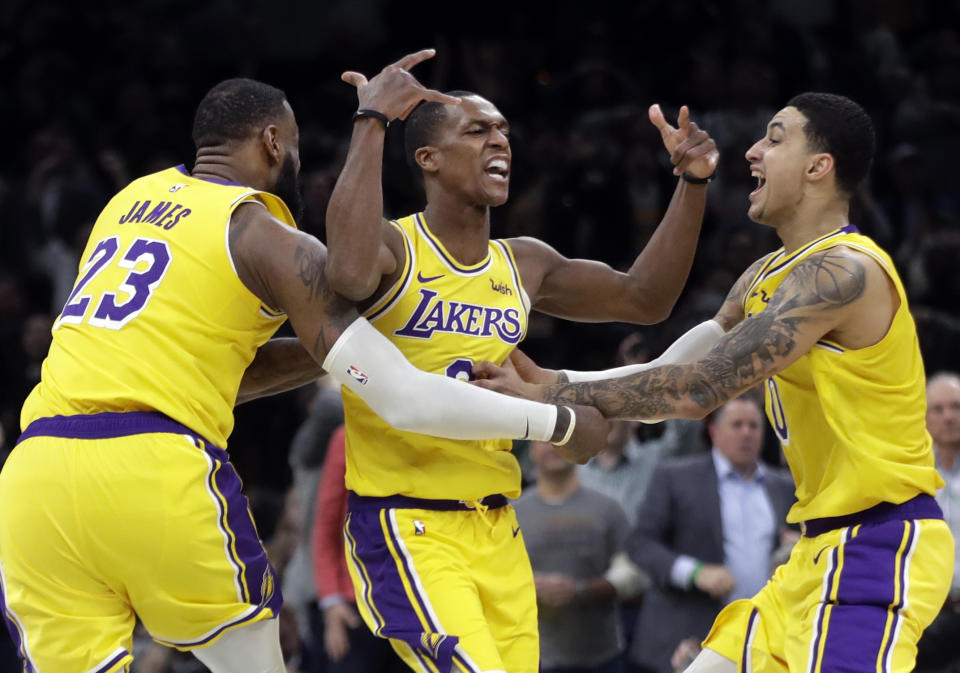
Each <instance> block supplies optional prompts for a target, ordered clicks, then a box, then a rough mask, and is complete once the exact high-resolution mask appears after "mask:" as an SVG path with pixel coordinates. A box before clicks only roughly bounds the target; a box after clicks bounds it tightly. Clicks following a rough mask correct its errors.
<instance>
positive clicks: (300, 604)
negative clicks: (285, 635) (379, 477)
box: [282, 376, 343, 673]
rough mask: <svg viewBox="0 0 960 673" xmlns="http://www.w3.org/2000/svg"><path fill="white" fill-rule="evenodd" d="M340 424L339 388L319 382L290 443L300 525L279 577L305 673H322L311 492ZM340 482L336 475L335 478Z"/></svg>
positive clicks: (314, 490) (329, 381)
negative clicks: (301, 645) (296, 630)
mask: <svg viewBox="0 0 960 673" xmlns="http://www.w3.org/2000/svg"><path fill="white" fill-rule="evenodd" d="M341 425H343V400H342V399H341V397H340V386H339V385H338V384H337V382H336V381H335V380H334V379H332V378H331V377H329V376H325V377H323V378H321V379H319V380H318V381H317V383H316V388H315V394H314V395H313V399H312V400H310V402H309V405H308V414H307V418H306V419H305V420H304V421H303V423H302V424H301V425H300V427H299V428H297V432H296V434H295V435H294V437H293V441H292V442H291V443H290V455H289V462H290V470H291V472H292V473H293V489H294V491H295V493H296V496H297V498H296V500H297V504H298V506H299V517H300V519H301V520H302V525H301V527H300V529H299V530H300V536H299V539H298V541H297V546H296V549H295V550H294V552H293V557H292V558H291V559H290V563H289V565H288V566H287V569H286V572H285V573H284V577H283V585H282V588H283V597H284V604H285V605H287V606H290V607H291V608H292V609H293V611H294V614H295V615H296V623H297V626H298V627H299V633H300V638H301V640H302V641H303V643H304V649H303V663H302V668H303V670H304V672H305V673H322V671H323V662H324V661H325V659H326V657H325V656H324V654H323V649H322V644H323V624H322V618H321V615H320V613H319V611H318V609H317V601H316V597H317V588H316V586H314V569H315V563H314V559H313V542H312V534H313V529H314V513H315V511H316V502H317V487H318V484H319V483H320V475H321V468H322V466H323V462H324V457H325V456H326V452H327V446H328V445H329V444H330V438H331V437H332V436H333V433H334V431H336V429H337V428H339V427H340V426H341ZM341 477H342V475H341Z"/></svg>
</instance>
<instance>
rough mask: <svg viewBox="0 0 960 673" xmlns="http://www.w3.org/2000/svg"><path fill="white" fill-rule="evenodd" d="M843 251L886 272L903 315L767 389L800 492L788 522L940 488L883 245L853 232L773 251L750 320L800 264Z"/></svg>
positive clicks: (751, 295)
mask: <svg viewBox="0 0 960 673" xmlns="http://www.w3.org/2000/svg"><path fill="white" fill-rule="evenodd" d="M840 245H842V246H846V247H848V248H851V249H853V250H857V251H859V252H863V253H865V254H867V255H869V256H871V257H873V258H874V259H875V260H876V261H877V262H878V263H879V264H880V266H881V267H882V268H883V269H884V271H885V272H886V273H887V275H888V276H889V277H890V279H891V281H892V283H893V285H894V286H895V287H896V290H897V294H898V295H899V297H900V307H899V308H898V309H897V312H896V314H895V315H894V318H893V322H892V323H891V324H890V327H889V329H888V331H887V333H886V335H885V336H884V337H883V338H882V339H881V340H880V341H879V342H877V343H876V344H874V345H873V346H869V347H867V348H860V349H856V350H848V349H845V348H843V347H842V346H840V345H839V344H836V343H832V342H830V341H827V340H821V341H819V342H817V344H816V345H815V346H814V347H813V348H812V349H810V352H808V353H806V354H805V355H803V356H802V357H801V358H800V359H799V360H797V361H796V362H795V363H793V364H792V365H790V366H789V367H787V368H786V369H785V370H783V371H782V372H780V373H779V374H777V375H776V376H774V377H773V378H771V379H768V380H767V381H766V383H765V384H764V387H765V392H766V411H767V417H768V418H769V419H770V423H771V425H773V428H774V430H775V431H776V432H777V435H778V436H779V438H780V442H781V444H782V446H783V451H784V454H785V455H786V458H787V462H788V463H789V465H790V470H791V472H792V473H793V477H794V480H795V481H796V484H797V499H798V502H797V503H796V504H795V505H794V506H793V509H791V510H790V514H789V516H788V517H787V519H788V521H792V522H797V521H805V520H808V519H816V518H821V517H828V516H841V515H844V514H851V513H853V512H858V511H860V510H864V509H867V508H869V507H872V506H874V505H876V504H878V503H880V502H883V501H887V502H893V503H901V502H904V501H906V500H909V499H910V498H912V497H914V496H915V495H918V494H919V493H928V494H931V495H933V494H934V493H935V492H936V489H937V488H938V487H939V486H942V481H941V480H940V477H939V475H938V474H937V471H936V469H935V468H934V464H933V451H932V448H931V446H932V443H931V440H930V435H929V434H927V431H926V422H925V415H926V392H925V382H924V372H923V361H922V360H921V357H920V348H919V344H918V342H917V333H916V327H915V326H914V323H913V318H912V317H911V316H910V311H909V308H908V306H907V297H906V293H905V291H904V289H903V284H902V283H901V281H900V277H899V276H898V275H897V272H896V270H895V269H894V266H893V262H892V261H891V260H890V257H889V256H888V255H887V254H886V253H885V252H884V251H883V250H881V249H880V248H879V247H878V246H877V244H876V243H874V242H873V241H872V240H870V239H869V238H867V237H866V236H862V235H861V234H860V233H858V232H857V229H856V227H853V226H848V227H845V228H843V229H838V230H837V231H834V232H832V233H830V234H827V235H825V236H823V237H821V238H819V239H817V240H815V241H812V242H811V243H809V244H808V245H807V246H805V247H803V248H801V249H800V250H798V251H796V252H794V253H793V254H791V255H786V254H785V253H784V251H783V250H782V249H781V250H779V251H777V252H775V253H774V254H772V255H771V256H770V257H769V258H768V259H767V260H766V262H765V263H764V264H763V265H762V267H761V269H760V271H759V273H757V275H756V276H755V277H754V279H753V282H752V283H751V284H750V286H749V289H748V290H747V292H746V294H745V296H744V312H745V314H746V315H747V316H750V315H754V314H757V313H760V312H761V311H763V310H764V309H765V308H766V306H767V304H768V303H769V301H770V298H771V297H772V296H773V294H774V292H776V290H777V288H778V287H779V286H780V283H781V282H782V281H783V279H784V278H785V277H786V276H787V274H789V273H790V271H791V269H793V268H794V267H795V266H796V265H797V263H799V262H800V261H801V260H803V259H806V258H807V257H809V256H810V255H812V254H814V253H817V252H820V251H823V250H826V249H827V248H832V247H834V246H840Z"/></svg>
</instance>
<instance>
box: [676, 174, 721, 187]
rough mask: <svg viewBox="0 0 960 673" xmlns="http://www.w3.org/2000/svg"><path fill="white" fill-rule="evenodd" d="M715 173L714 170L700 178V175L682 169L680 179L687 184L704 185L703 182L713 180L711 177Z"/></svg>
mask: <svg viewBox="0 0 960 673" xmlns="http://www.w3.org/2000/svg"><path fill="white" fill-rule="evenodd" d="M716 175H717V172H716V171H714V172H713V173H711V174H710V175H708V176H707V177H705V178H701V177H698V176H696V175H693V174H691V173H687V172H686V171H684V172H683V173H681V174H680V179H682V180H683V181H684V182H686V183H689V184H691V185H705V184H707V183H709V182H710V181H711V180H713V178H714V177H715V176H716Z"/></svg>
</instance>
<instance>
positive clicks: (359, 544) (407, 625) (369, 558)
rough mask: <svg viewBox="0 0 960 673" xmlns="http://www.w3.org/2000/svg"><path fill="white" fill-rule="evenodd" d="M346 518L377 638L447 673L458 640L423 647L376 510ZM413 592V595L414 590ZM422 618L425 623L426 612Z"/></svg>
mask: <svg viewBox="0 0 960 673" xmlns="http://www.w3.org/2000/svg"><path fill="white" fill-rule="evenodd" d="M349 516H350V522H349V526H350V531H349V532H350V534H351V535H352V537H353V539H354V540H355V541H356V547H355V551H356V555H357V558H358V559H359V561H360V563H361V564H362V565H363V567H364V568H365V569H366V571H367V575H368V576H369V578H370V591H369V594H368V595H369V597H370V599H371V603H372V604H373V606H374V607H375V608H376V609H377V612H379V613H380V616H381V617H383V621H384V626H383V628H382V629H380V633H379V635H380V636H381V637H384V638H394V639H397V640H402V641H404V642H405V643H407V645H409V646H410V648H411V649H413V651H414V654H415V655H419V656H425V657H427V658H429V659H430V660H431V661H432V662H433V663H434V665H435V666H436V667H437V668H438V669H439V670H440V673H449V671H450V670H451V668H452V666H453V652H454V649H455V648H456V646H457V643H458V642H459V640H460V639H459V638H457V637H456V636H450V635H448V636H445V637H443V638H441V639H440V640H439V642H437V643H436V646H435V647H431V648H426V647H424V644H423V641H422V636H423V635H424V633H425V630H424V626H423V624H422V623H421V622H420V618H419V617H418V616H417V612H416V610H415V609H414V606H413V605H412V604H411V603H410V599H409V597H408V596H407V592H406V590H405V589H404V586H403V580H402V578H401V576H400V570H399V568H397V562H396V561H395V560H394V558H393V555H391V553H390V549H389V547H388V546H387V539H386V537H385V536H384V531H383V527H382V525H381V523H380V510H378V509H373V508H361V509H359V510H357V511H351V512H350V515H349ZM413 588H414V593H416V587H413ZM418 598H419V597H418ZM424 615H425V616H427V619H428V620H429V616H428V615H426V612H424ZM437 635H442V634H437Z"/></svg>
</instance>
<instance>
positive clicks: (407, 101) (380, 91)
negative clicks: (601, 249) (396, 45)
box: [340, 49, 460, 121]
mask: <svg viewBox="0 0 960 673" xmlns="http://www.w3.org/2000/svg"><path fill="white" fill-rule="evenodd" d="M436 53H437V52H436V50H434V49H421V50H420V51H417V52H414V53H412V54H407V55H406V56H404V57H403V58H401V59H400V60H399V61H397V62H396V63H392V64H390V65H388V66H387V67H386V68H384V69H383V70H381V71H380V73H379V74H378V75H376V76H375V77H374V78H373V79H371V80H369V81H368V80H367V78H366V76H364V75H363V74H362V73H359V72H355V71H353V70H348V71H347V72H345V73H343V74H342V75H340V79H342V80H343V81H344V82H346V83H347V84H352V85H353V86H355V87H357V101H358V102H359V108H360V109H367V110H376V111H378V112H381V113H383V114H384V115H386V117H387V119H389V120H390V121H393V120H394V119H406V118H407V115H409V114H410V113H411V112H413V108H415V107H416V106H417V104H418V103H419V102H420V101H422V100H427V101H433V102H436V103H446V104H448V105H459V104H460V99H459V98H455V97H453V96H447V95H446V94H443V93H441V92H439V91H435V90H433V89H428V88H426V87H425V86H423V85H422V84H420V82H418V81H417V78H416V77H414V76H413V75H411V74H410V72H409V71H410V69H411V68H412V67H414V66H415V65H417V64H418V63H422V62H423V61H426V60H427V59H429V58H433V57H434V55H435V54H436Z"/></svg>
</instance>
